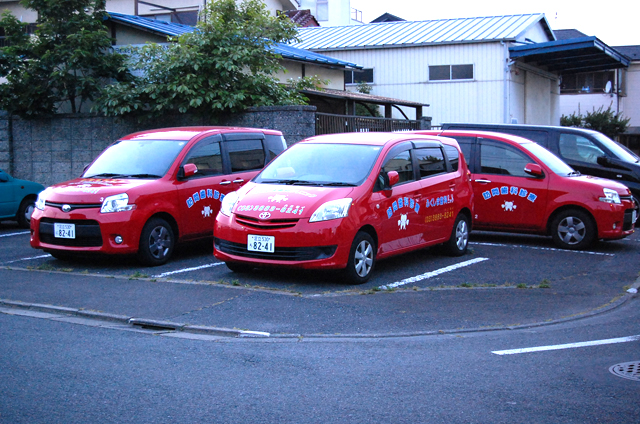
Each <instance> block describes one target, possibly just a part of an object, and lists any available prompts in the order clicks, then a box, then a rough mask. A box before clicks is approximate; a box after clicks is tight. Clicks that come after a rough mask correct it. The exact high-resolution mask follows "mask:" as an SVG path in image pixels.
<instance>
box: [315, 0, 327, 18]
mask: <svg viewBox="0 0 640 424" xmlns="http://www.w3.org/2000/svg"><path fill="white" fill-rule="evenodd" d="M316 19H317V20H319V21H328V20H329V0H317V1H316Z"/></svg>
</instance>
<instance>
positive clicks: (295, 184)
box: [214, 133, 473, 283]
mask: <svg viewBox="0 0 640 424" xmlns="http://www.w3.org/2000/svg"><path fill="white" fill-rule="evenodd" d="M448 143H449V144H443V143H442V142H441V140H440V139H439V138H438V137H433V136H431V137H427V136H420V135H415V134H400V133H398V134H395V133H351V134H332V135H324V136H317V137H312V138H309V139H306V140H304V141H301V142H299V143H297V144H295V145H294V146H292V147H290V148H289V149H288V150H287V151H285V152H284V153H283V154H282V155H280V156H279V157H278V158H276V159H275V160H274V161H273V162H271V163H270V164H269V166H267V167H266V168H265V169H264V170H263V171H262V172H261V173H260V174H259V175H258V176H257V177H256V178H254V179H253V180H252V181H251V182H249V183H247V184H246V185H245V186H244V187H242V188H241V189H240V190H238V191H237V192H234V193H229V194H228V195H227V196H226V197H225V198H224V200H223V202H222V206H221V209H220V213H219V214H218V216H217V218H216V223H215V227H214V235H215V236H214V255H215V256H216V258H218V259H220V260H222V261H224V262H226V264H227V266H228V267H229V268H230V269H231V270H233V271H244V270H248V269H250V268H253V267H264V266H277V267H295V268H315V269H344V273H345V275H346V277H347V278H348V280H349V281H351V282H354V283H364V282H365V281H367V280H368V279H369V277H370V276H371V272H372V271H373V268H374V265H375V261H376V260H377V259H382V258H386V257H390V256H393V255H397V254H400V253H405V252H409V251H411V250H415V249H419V248H423V247H426V246H430V245H435V244H441V243H444V245H445V247H446V248H447V250H448V251H449V252H451V253H452V254H453V255H462V254H464V253H465V252H466V249H467V243H468V234H469V231H470V223H471V217H472V213H473V206H472V205H473V202H472V197H473V191H472V188H471V184H470V182H469V179H468V172H467V168H466V164H465V162H464V160H461V158H462V156H461V152H460V150H459V148H458V147H457V143H456V142H455V141H454V140H449V141H448Z"/></svg>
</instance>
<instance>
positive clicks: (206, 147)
mask: <svg viewBox="0 0 640 424" xmlns="http://www.w3.org/2000/svg"><path fill="white" fill-rule="evenodd" d="M183 162H184V163H193V164H194V165H196V166H197V167H198V174H200V175H216V174H222V155H221V154H220V143H219V142H217V141H204V142H201V143H199V144H197V145H195V146H194V147H193V148H192V149H191V150H190V151H189V153H188V154H187V157H186V158H185V160H184V161H183Z"/></svg>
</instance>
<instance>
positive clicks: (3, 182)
mask: <svg viewBox="0 0 640 424" xmlns="http://www.w3.org/2000/svg"><path fill="white" fill-rule="evenodd" d="M42 190H44V186H43V185H42V184H38V183H34V182H32V181H27V180H19V179H17V178H13V177H12V176H11V175H9V174H7V173H6V172H4V171H3V170H1V169H0V220H2V221H4V220H15V221H18V224H20V226H21V227H23V228H29V224H30V222H31V213H32V212H33V209H34V207H35V202H36V198H37V197H38V193H40V192H41V191H42Z"/></svg>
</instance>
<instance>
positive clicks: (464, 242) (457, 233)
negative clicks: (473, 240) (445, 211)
mask: <svg viewBox="0 0 640 424" xmlns="http://www.w3.org/2000/svg"><path fill="white" fill-rule="evenodd" d="M444 246H445V250H446V251H447V253H448V254H449V255H451V256H462V255H464V254H465V253H467V246H469V218H468V217H467V215H465V214H463V213H459V214H458V216H457V217H456V221H455V223H454V224H453V229H452V230H451V237H450V238H449V241H447V242H446V243H445V244H444Z"/></svg>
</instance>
